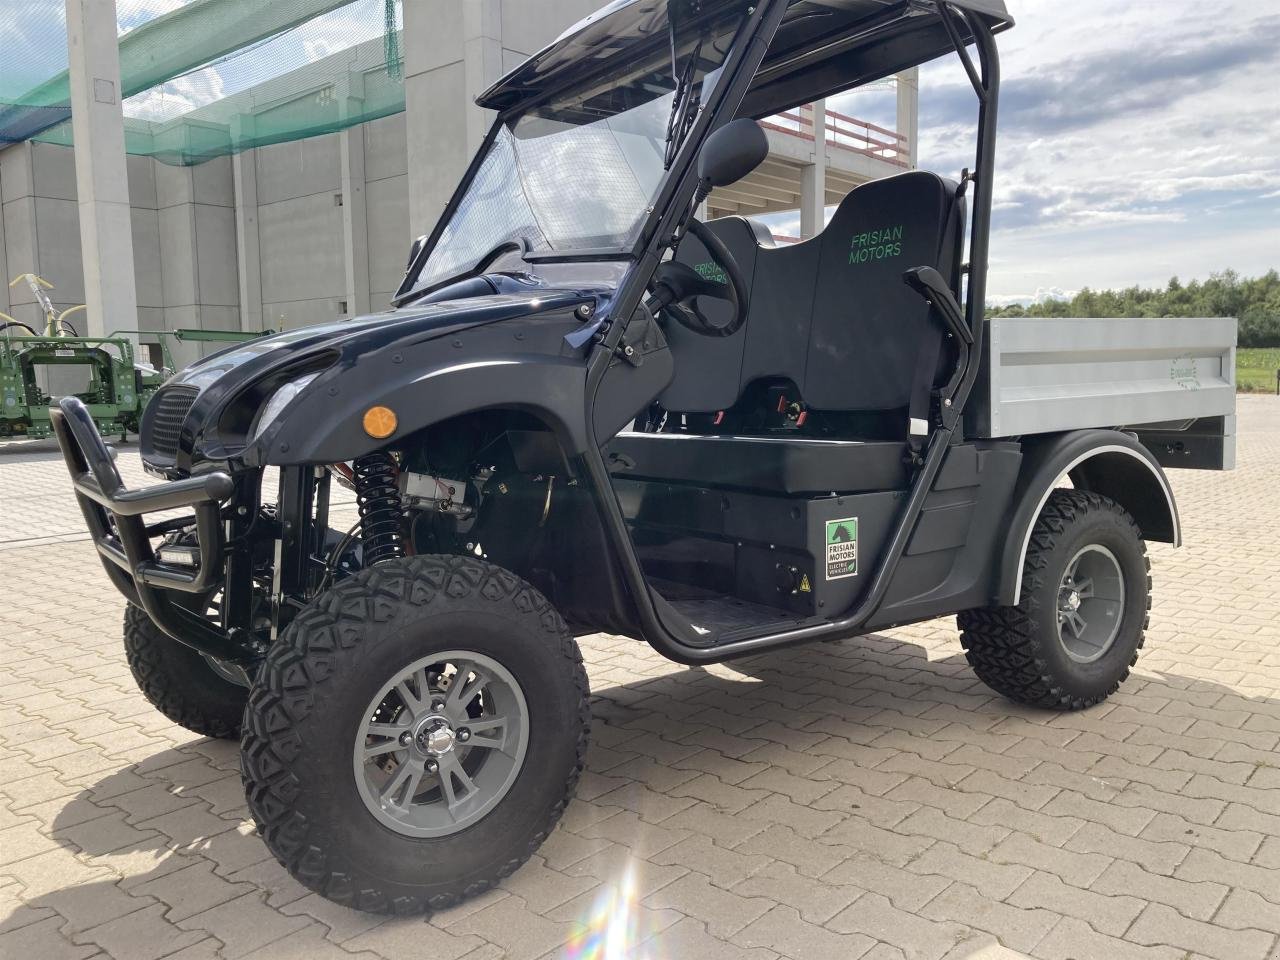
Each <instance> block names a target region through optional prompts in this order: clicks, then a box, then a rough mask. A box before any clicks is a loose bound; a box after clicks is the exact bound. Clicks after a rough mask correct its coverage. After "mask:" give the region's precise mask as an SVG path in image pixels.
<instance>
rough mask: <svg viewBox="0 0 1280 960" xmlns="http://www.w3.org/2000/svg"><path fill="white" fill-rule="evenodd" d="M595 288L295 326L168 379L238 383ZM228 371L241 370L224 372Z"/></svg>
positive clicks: (548, 305) (517, 313)
mask: <svg viewBox="0 0 1280 960" xmlns="http://www.w3.org/2000/svg"><path fill="white" fill-rule="evenodd" d="M599 292H600V291H587V290H539V291H538V292H537V294H536V295H534V294H532V293H530V294H511V293H502V294H493V295H491V296H486V297H470V298H467V299H465V300H447V301H444V302H443V303H432V304H427V305H425V306H417V305H410V306H406V307H401V308H400V309H398V310H388V311H386V312H384V313H372V314H369V315H368V316H363V317H354V318H352V319H350V320H335V321H333V322H331V323H321V324H317V325H315V326H312V327H299V328H298V329H296V330H287V331H285V332H283V333H277V334H273V335H271V336H269V337H259V338H258V339H256V340H250V341H248V342H246V343H241V344H236V345H235V346H234V347H229V348H228V349H226V350H221V351H219V352H217V353H215V354H211V355H210V356H208V357H205V358H204V359H203V360H197V361H196V362H195V363H193V364H192V365H191V366H189V367H187V368H186V369H184V370H182V371H181V372H180V373H178V374H176V375H175V376H174V377H173V378H172V379H170V380H169V384H184V385H187V386H191V387H195V388H196V389H197V390H200V391H202V392H203V391H205V390H207V389H209V388H211V387H214V386H215V385H216V386H229V385H230V383H231V382H232V381H234V382H236V383H239V382H241V381H242V380H243V379H244V376H246V375H247V376H255V375H258V374H261V373H265V372H268V371H270V370H273V369H276V368H278V367H279V366H281V365H282V364H284V365H292V363H293V362H295V361H298V360H300V359H303V358H305V357H308V356H310V355H313V354H318V353H321V352H327V351H331V350H337V351H339V352H342V353H345V352H348V351H350V350H352V349H356V350H359V351H361V352H364V351H367V350H377V349H380V348H381V347H384V346H387V345H389V344H391V343H394V342H396V341H399V340H406V339H407V340H411V341H412V342H415V343H416V342H421V341H423V340H430V339H433V338H435V337H442V336H445V335H446V334H449V333H453V332H456V331H458V330H463V329H466V328H468V327H474V326H478V325H480V324H485V323H495V322H497V321H499V320H510V319H512V318H513V317H521V316H527V315H529V314H533V313H539V312H541V311H543V310H550V309H557V308H561V307H564V306H565V305H571V304H573V303H576V302H580V301H583V300H585V299H591V298H593V295H595V294H598V293H599ZM242 368H244V369H242ZM232 373H237V374H240V375H238V376H232V377H228V374H232Z"/></svg>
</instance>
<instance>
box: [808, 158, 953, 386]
mask: <svg viewBox="0 0 1280 960" xmlns="http://www.w3.org/2000/svg"><path fill="white" fill-rule="evenodd" d="M958 202H959V201H958V199H957V197H956V187H955V185H954V184H951V183H948V182H947V181H945V180H943V179H942V178H941V177H939V176H937V175H936V174H932V173H926V172H924V171H915V172H912V173H904V174H901V175H899V176H896V177H889V178H888V179H885V180H874V181H872V182H870V183H866V184H863V185H862V186H859V187H857V188H856V189H855V190H853V191H852V192H851V193H849V195H848V196H846V197H845V198H844V200H843V201H841V203H840V206H839V207H838V208H837V209H836V212H835V214H834V215H833V216H832V218H831V221H830V222H829V223H828V224H827V228H826V229H825V230H824V231H823V232H822V235H821V236H820V237H819V239H820V241H821V253H820V256H819V259H818V281H817V289H816V291H815V293H814V301H813V314H812V319H811V322H810V327H809V343H808V357H807V361H806V364H805V372H804V383H803V385H802V393H803V395H804V398H805V400H806V401H807V402H808V404H809V405H810V406H811V407H813V408H815V409H818V410H832V411H872V410H892V409H896V408H900V407H905V406H906V405H907V402H908V400H909V399H910V394H911V386H912V380H913V375H914V373H915V366H916V358H917V355H918V354H919V352H920V349H921V347H922V345H923V344H924V343H925V341H926V339H927V338H930V337H932V338H936V339H938V340H940V339H941V338H943V337H944V336H945V331H944V330H943V329H942V327H941V325H940V324H938V323H937V322H936V321H934V320H932V319H931V318H930V316H929V311H930V308H929V305H928V303H926V302H925V300H924V299H923V298H922V297H921V296H920V295H919V294H918V293H916V292H915V291H914V290H912V289H911V288H910V287H908V286H907V285H906V284H905V283H904V282H903V280H902V275H903V273H904V272H905V271H907V270H909V269H911V268H912V267H934V268H935V269H937V270H938V272H939V273H941V274H942V276H943V277H945V278H947V279H948V280H950V281H952V282H953V283H954V279H955V268H956V260H957V257H958V251H959V246H960V243H959V242H960V238H961V233H962V232H963V231H962V228H963V219H964V217H963V215H962V211H961V210H959V209H958V208H957V204H958Z"/></svg>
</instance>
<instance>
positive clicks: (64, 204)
mask: <svg viewBox="0 0 1280 960" xmlns="http://www.w3.org/2000/svg"><path fill="white" fill-rule="evenodd" d="M363 132H364V137H363V153H364V170H365V179H364V185H365V191H364V192H365V198H366V202H365V226H366V236H367V244H368V268H367V274H368V277H367V282H368V289H369V290H370V309H372V310H382V309H386V308H387V306H389V304H390V299H391V295H392V293H393V292H394V291H395V289H396V287H397V286H399V283H400V278H401V276H402V275H403V273H404V266H405V258H406V255H407V253H408V249H409V243H410V236H411V234H412V233H413V231H411V230H410V227H409V215H408V207H407V203H406V199H405V179H406V176H405V171H406V169H407V158H406V154H405V123H404V116H403V115H399V116H392V117H386V118H383V119H380V120H375V121H372V122H370V123H367V124H364V125H363ZM340 140H341V135H340V134H331V135H327V136H323V137H315V138H312V139H309V140H300V141H296V142H294V143H286V144H278V145H273V146H269V147H261V148H259V149H257V150H252V151H249V152H248V154H246V160H247V161H248V162H250V163H251V164H252V166H253V170H254V173H255V175H256V177H257V195H258V203H257V208H256V214H257V223H258V231H259V250H260V254H259V257H260V262H259V266H260V271H261V278H262V315H263V325H264V326H265V327H270V328H275V329H279V328H281V327H295V326H301V325H308V324H312V323H319V322H323V321H327V320H333V319H335V318H338V317H342V316H348V315H350V314H351V312H352V305H351V297H350V296H349V291H348V290H347V283H346V264H345V248H344V242H343V241H344V226H343V216H342V214H343V210H342V204H343V202H344V200H345V198H343V196H342V182H341V157H340V153H339V145H340ZM128 170H129V199H130V203H131V207H132V211H131V212H132V218H131V219H132V241H133V247H134V264H135V269H134V280H135V283H136V286H137V293H138V317H137V321H136V324H135V323H134V322H133V321H130V320H126V319H121V320H120V321H118V322H114V323H113V322H109V323H108V328H109V329H132V328H134V327H135V325H136V327H137V328H139V329H143V330H165V329H167V330H173V329H177V328H180V327H199V328H204V329H235V330H238V329H240V327H241V320H240V313H241V310H240V291H239V274H238V267H237V255H236V254H237V250H236V225H235V208H236V201H237V197H236V192H235V186H234V178H233V176H232V161H231V158H228V157H222V158H218V159H215V160H211V161H209V162H207V163H203V164H199V165H197V166H194V167H175V166H170V165H168V164H164V163H160V162H159V161H157V160H153V159H151V158H149V157H129V158H128ZM0 272H2V273H3V275H4V278H5V282H6V283H7V281H8V280H10V279H12V278H13V277H15V276H16V275H17V274H19V273H27V272H32V273H35V274H37V275H39V276H42V277H44V278H45V279H47V280H49V281H50V282H52V283H53V284H54V285H55V289H54V291H53V292H52V298H53V301H54V303H55V305H56V306H58V307H59V308H61V309H65V308H67V307H70V306H74V305H76V304H80V303H83V302H84V281H83V263H82V261H81V256H80V225H79V214H78V211H77V207H76V179H75V159H74V154H73V151H72V149H71V148H69V147H64V146H59V145H55V144H46V143H38V142H28V143H21V144H16V145H13V146H10V147H8V148H6V149H4V150H2V151H0ZM0 311H3V312H6V313H9V314H12V315H13V316H14V317H15V318H16V319H18V320H22V321H23V322H25V323H29V324H31V325H32V326H33V327H37V328H39V326H40V324H42V323H43V318H42V316H41V314H40V311H39V308H38V306H37V304H36V302H35V299H34V297H32V295H31V293H30V292H29V290H28V289H27V287H26V285H25V284H19V285H18V287H16V288H14V289H13V290H8V289H7V288H6V292H5V295H4V296H3V297H0ZM198 349H199V348H197V347H194V346H190V345H186V346H178V347H176V350H177V353H178V355H179V356H178V359H179V360H182V361H189V360H192V359H195V357H196V356H197V353H196V351H197V350H198Z"/></svg>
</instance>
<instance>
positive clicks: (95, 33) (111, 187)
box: [66, 0, 138, 336]
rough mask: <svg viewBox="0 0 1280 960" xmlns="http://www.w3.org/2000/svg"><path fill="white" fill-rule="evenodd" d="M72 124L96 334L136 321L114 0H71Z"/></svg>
mask: <svg viewBox="0 0 1280 960" xmlns="http://www.w3.org/2000/svg"><path fill="white" fill-rule="evenodd" d="M66 11H67V56H68V60H69V65H70V78H71V128H72V133H73V134H74V136H75V144H76V149H75V157H76V191H77V197H78V203H79V213H80V247H81V251H82V254H83V257H84V289H85V303H86V305H87V310H86V313H87V314H88V316H87V318H86V326H87V328H88V330H87V332H88V333H89V335H90V336H103V335H105V334H106V333H107V332H108V331H109V330H112V329H116V328H120V327H123V328H126V329H129V328H135V327H137V325H138V295H137V290H136V289H135V287H134V275H133V234H132V229H131V225H130V214H129V178H128V173H127V170H126V167H125V155H124V115H123V114H122V113H121V109H120V56H119V51H118V50H117V48H116V5H115V0H66Z"/></svg>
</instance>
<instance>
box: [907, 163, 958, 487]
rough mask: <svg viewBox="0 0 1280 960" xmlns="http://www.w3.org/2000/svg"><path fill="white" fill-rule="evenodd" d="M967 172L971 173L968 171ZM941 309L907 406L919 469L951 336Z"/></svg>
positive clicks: (954, 208)
mask: <svg viewBox="0 0 1280 960" xmlns="http://www.w3.org/2000/svg"><path fill="white" fill-rule="evenodd" d="M966 173H967V171H966ZM967 182H968V181H967V179H966V180H962V181H961V183H960V187H959V188H958V189H957V190H956V196H955V200H954V202H953V203H952V204H951V210H950V212H949V213H948V214H947V223H946V227H945V228H944V229H943V231H942V244H944V245H945V244H947V243H950V242H951V236H952V233H951V231H952V230H953V229H954V228H955V222H956V218H957V217H958V216H959V212H960V206H961V201H962V199H963V197H964V193H965V186H966V184H967ZM943 249H944V248H943V246H939V248H938V253H937V256H936V258H935V262H938V263H941V260H942V253H943ZM937 312H938V308H937V307H930V308H929V314H930V316H929V319H930V321H932V323H933V324H935V325H936V331H935V332H936V336H931V337H928V338H926V342H925V343H924V344H923V345H921V347H920V351H919V352H918V353H917V354H916V370H915V376H914V378H913V380H912V382H911V399H910V402H909V405H908V407H907V444H908V445H909V446H910V448H911V461H912V463H913V464H915V465H917V466H919V465H920V464H921V463H923V462H924V458H923V457H922V456H921V451H923V450H924V445H925V443H926V442H927V441H928V439H929V434H930V433H931V432H932V429H933V423H932V412H933V411H932V408H933V381H934V379H935V378H936V377H937V375H938V356H939V354H941V352H942V341H943V340H944V339H945V338H946V336H947V328H946V325H945V323H944V322H943V320H942V318H941V317H940V316H938V315H937Z"/></svg>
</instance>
